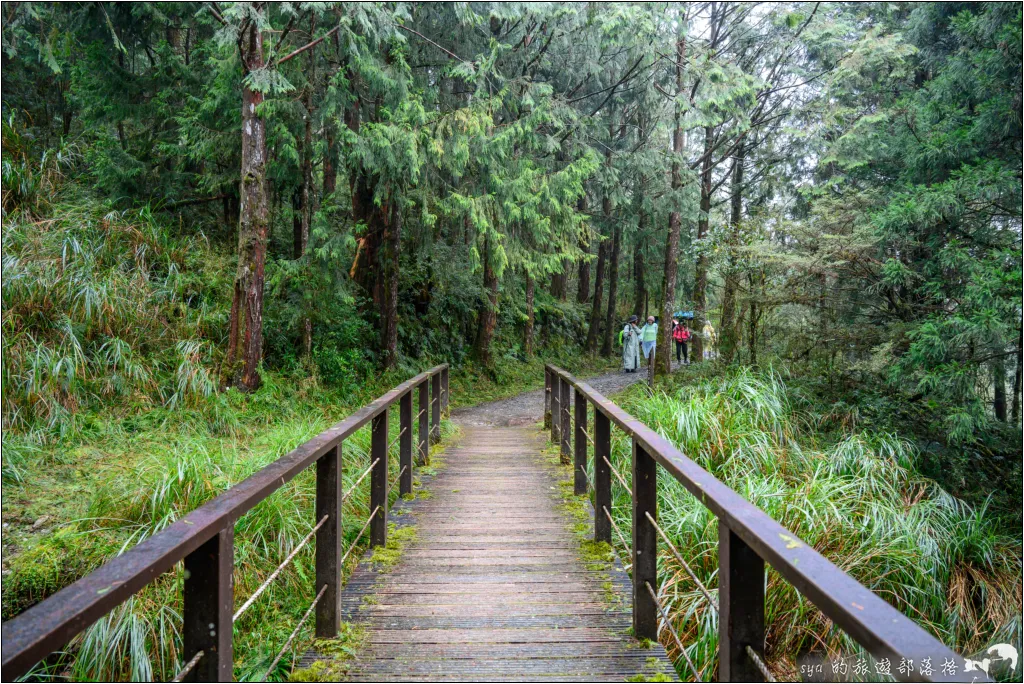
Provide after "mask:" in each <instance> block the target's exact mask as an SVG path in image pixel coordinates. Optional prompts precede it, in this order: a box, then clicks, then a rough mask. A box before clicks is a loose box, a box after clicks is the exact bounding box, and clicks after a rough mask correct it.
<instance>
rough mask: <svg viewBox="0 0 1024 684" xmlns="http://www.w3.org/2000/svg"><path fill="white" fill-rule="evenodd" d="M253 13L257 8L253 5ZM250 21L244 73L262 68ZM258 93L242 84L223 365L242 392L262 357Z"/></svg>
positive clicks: (254, 379)
mask: <svg viewBox="0 0 1024 684" xmlns="http://www.w3.org/2000/svg"><path fill="white" fill-rule="evenodd" d="M256 7H257V9H256V10H255V11H256V12H262V11H263V9H262V6H261V5H257V6H256ZM257 24H258V22H256V21H252V22H250V23H249V26H248V28H247V30H246V33H245V34H244V35H243V36H242V37H241V41H240V47H241V55H240V56H241V60H242V66H243V70H244V72H245V75H246V76H248V74H250V73H252V72H253V71H255V70H257V69H260V68H262V67H263V34H262V32H261V31H260V29H259V28H258V27H257ZM262 102H263V93H260V92H257V91H255V90H250V89H249V88H247V87H245V86H243V87H242V170H241V193H240V194H241V209H240V211H239V219H238V271H237V273H236V275H235V283H234V297H233V299H232V303H231V321H230V335H229V339H228V354H227V369H228V376H229V377H230V382H231V384H233V385H234V386H236V387H238V388H239V389H241V390H243V391H252V390H255V389H257V388H258V387H259V385H260V376H259V365H260V361H261V360H262V358H263V281H264V277H265V268H266V259H267V229H268V220H267V219H268V216H267V214H268V205H267V178H266V175H267V169H266V164H267V133H266V127H265V122H264V121H263V119H262V118H261V117H260V115H259V114H258V109H259V106H260V104H261V103H262Z"/></svg>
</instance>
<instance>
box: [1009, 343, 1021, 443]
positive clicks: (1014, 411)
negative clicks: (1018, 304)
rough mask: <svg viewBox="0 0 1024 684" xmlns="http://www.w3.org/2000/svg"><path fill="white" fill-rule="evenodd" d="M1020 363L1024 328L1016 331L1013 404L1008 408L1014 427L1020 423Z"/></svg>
mask: <svg viewBox="0 0 1024 684" xmlns="http://www.w3.org/2000/svg"><path fill="white" fill-rule="evenodd" d="M1022 362H1024V327H1022V328H1018V329H1017V368H1016V369H1015V370H1014V373H1013V404H1012V407H1011V408H1010V419H1011V420H1012V422H1013V424H1014V425H1017V424H1019V423H1020V400H1021V396H1020V395H1021V370H1022V369H1021V364H1022Z"/></svg>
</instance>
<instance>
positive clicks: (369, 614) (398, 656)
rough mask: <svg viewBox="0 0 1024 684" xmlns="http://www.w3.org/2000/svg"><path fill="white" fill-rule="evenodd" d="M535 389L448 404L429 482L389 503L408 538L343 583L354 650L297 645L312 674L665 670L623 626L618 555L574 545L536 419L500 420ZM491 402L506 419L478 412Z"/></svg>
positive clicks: (582, 675) (624, 590) (473, 677)
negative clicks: (392, 560) (454, 435)
mask: <svg viewBox="0 0 1024 684" xmlns="http://www.w3.org/2000/svg"><path fill="white" fill-rule="evenodd" d="M620 375H622V374H620ZM605 377H608V378H610V377H611V376H605ZM623 377H624V378H628V379H629V381H632V380H633V376H632V375H630V376H626V375H623ZM637 377H639V375H638V376H637ZM615 381H616V382H621V380H619V379H618V378H616V380H615ZM609 382H611V380H610V379H609V380H607V381H606V382H605V383H604V384H606V385H607V384H608V383H609ZM625 384H629V383H628V382H626V383H623V386H625ZM541 397H542V395H541V394H540V393H536V392H531V393H528V394H526V395H520V396H519V397H516V398H514V399H511V400H505V401H501V402H491V403H490V404H486V405H481V406H478V407H474V408H472V409H466V410H463V411H461V412H459V413H457V414H456V415H455V416H453V420H454V421H455V422H456V423H458V424H459V425H460V426H461V427H462V430H463V434H462V437H461V440H460V443H459V445H458V446H456V447H454V448H451V449H450V450H448V451H446V452H445V453H444V454H443V455H442V458H443V467H441V468H440V469H439V471H438V473H437V474H436V475H433V476H431V475H428V474H423V475H422V479H423V482H422V486H423V489H424V490H426V491H427V492H429V494H427V495H426V496H423V495H420V496H419V497H417V498H416V499H415V500H412V501H399V502H398V503H397V504H396V505H395V506H394V508H393V509H392V511H391V513H390V514H389V517H390V520H391V522H392V523H393V524H394V525H395V529H396V530H400V529H402V528H406V529H407V530H408V532H407V533H406V534H405V535H401V534H398V535H395V534H393V535H392V536H393V537H395V536H405V537H407V538H408V541H407V542H406V543H405V544H404V545H403V546H404V548H402V550H401V556H400V558H399V559H398V562H397V563H396V564H395V565H394V567H392V568H390V569H387V568H379V567H375V564H374V563H373V561H372V559H371V558H370V557H367V558H364V560H363V561H362V562H361V563H360V565H359V567H358V569H357V570H356V571H355V572H354V573H353V575H352V577H351V579H350V580H349V582H348V584H347V585H346V587H345V590H344V593H343V595H342V602H343V610H344V619H345V620H347V621H349V622H352V623H354V624H356V625H359V626H360V627H361V629H359V628H357V631H358V632H359V633H360V635H361V636H360V639H359V641H360V646H359V647H358V648H357V649H356V656H355V658H354V659H351V660H348V661H345V662H341V661H338V660H336V659H333V658H334V657H332V656H331V655H317V654H316V653H313V652H310V653H309V654H307V655H306V656H305V657H304V658H303V661H302V662H301V663H300V667H309V666H311V665H313V664H314V662H315V661H317V660H320V661H321V663H319V664H318V665H313V667H314V668H319V669H320V671H319V672H315V673H311V674H315V676H316V677H317V678H325V679H329V680H330V679H341V678H346V679H349V680H351V681H416V680H429V681H481V680H486V681H502V680H509V681H620V682H621V681H624V680H626V679H627V678H628V677H635V676H637V675H643V676H645V677H656V676H658V675H659V674H660V675H661V677H660V678H659V679H660V680H662V681H664V677H665V676H667V677H669V678H671V681H675V678H676V674H675V671H674V669H673V667H672V664H671V662H670V661H669V660H668V657H667V656H666V653H665V650H664V649H663V648H662V646H661V645H659V644H656V643H655V644H653V645H650V647H647V648H643V647H640V645H639V643H638V642H637V641H636V640H635V639H633V638H632V637H630V636H629V629H630V624H631V612H630V606H631V605H632V602H631V597H630V592H631V589H630V586H631V585H630V582H629V577H628V575H627V574H626V572H625V570H624V569H623V567H622V565H621V564H620V563H619V561H618V560H617V559H616V560H614V561H613V562H609V561H608V560H607V559H606V558H605V559H602V558H601V557H600V554H597V555H595V554H594V553H593V552H591V553H589V554H588V553H586V551H584V549H582V548H581V536H579V535H578V531H574V530H573V526H574V524H578V523H579V520H578V519H575V518H574V517H573V516H572V515H571V513H570V511H569V510H568V509H567V508H566V507H565V506H564V505H563V495H564V494H565V493H570V494H571V492H572V489H571V486H570V487H569V488H568V489H566V488H565V485H564V484H561V483H562V482H566V481H567V474H566V472H565V469H564V468H559V467H558V465H557V457H555V456H553V455H552V454H551V453H550V452H547V453H545V451H544V449H545V446H546V444H547V439H546V435H545V433H544V432H542V431H541V430H539V429H538V427H537V426H535V425H529V426H526V425H518V426H517V425H513V426H508V425H507V422H508V421H509V420H511V421H512V422H516V421H518V420H522V419H523V417H524V415H526V413H527V412H526V410H525V407H526V406H527V405H528V404H527V402H526V401H525V398H530V399H533V401H532V402H530V403H531V404H534V405H536V406H541V407H542V401H541ZM496 405H501V406H502V407H503V408H502V409H500V410H499V409H498V408H497V407H496ZM534 408H535V407H534V406H530V409H529V411H530V412H531V415H532V414H533V413H537V414H539V413H540V411H535V410H534ZM541 410H542V409H541ZM502 414H503V418H502V420H504V421H505V422H506V425H505V426H495V425H493V424H492V425H486V424H481V423H484V422H486V421H488V420H492V419H496V417H497V416H500V415H502ZM424 472H425V471H422V470H421V473H424ZM417 490H418V491H422V490H419V488H418V487H417ZM577 505H578V504H577ZM588 527H589V526H588ZM589 535H590V532H589V529H588V531H587V533H586V536H587V537H589ZM325 675H326V677H325Z"/></svg>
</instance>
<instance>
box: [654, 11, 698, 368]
mask: <svg viewBox="0 0 1024 684" xmlns="http://www.w3.org/2000/svg"><path fill="white" fill-rule="evenodd" d="M684 12H685V10H682V11H681V12H680V20H681V21H684V16H685V15H684ZM685 61H686V39H685V38H684V37H683V36H682V35H680V37H679V39H678V40H676V106H675V121H674V126H673V129H672V189H673V190H678V189H679V188H680V187H682V184H683V179H682V172H681V168H680V166H681V165H680V159H681V158H682V156H683V147H684V146H685V142H684V139H683V112H682V107H681V106H680V104H679V98H681V97H682V95H683V64H684V63H685ZM681 226H682V220H681V218H680V216H679V211H678V210H676V211H672V212H669V215H668V236H667V237H666V239H665V276H664V279H663V281H662V289H661V296H662V303H661V324H660V325H659V326H658V349H657V355H656V357H655V358H656V365H655V371H657V372H659V373H669V372H671V370H672V330H671V326H670V325H669V321H671V320H672V314H673V311H672V309H673V308H674V307H675V300H676V278H677V275H678V272H679V254H678V252H679V233H680V230H681ZM695 337H696V336H695Z"/></svg>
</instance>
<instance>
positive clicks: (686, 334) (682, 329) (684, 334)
mask: <svg viewBox="0 0 1024 684" xmlns="http://www.w3.org/2000/svg"><path fill="white" fill-rule="evenodd" d="M672 337H673V338H674V339H675V340H676V341H677V342H686V341H687V340H688V339H690V331H689V330H687V329H686V326H683V325H677V326H676V329H675V330H673V331H672Z"/></svg>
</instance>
